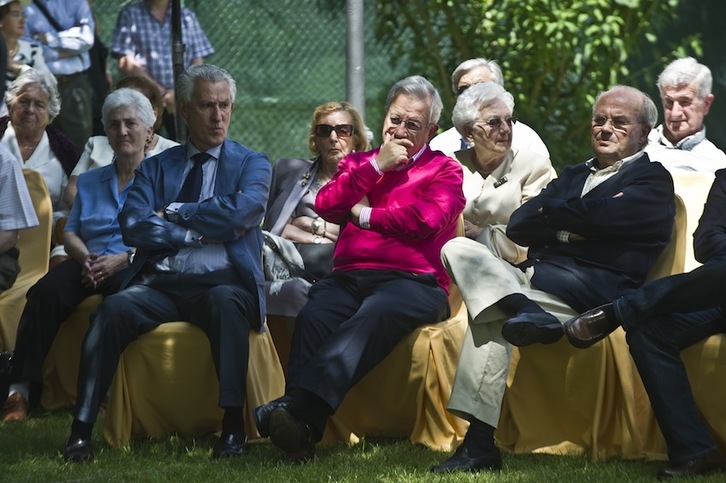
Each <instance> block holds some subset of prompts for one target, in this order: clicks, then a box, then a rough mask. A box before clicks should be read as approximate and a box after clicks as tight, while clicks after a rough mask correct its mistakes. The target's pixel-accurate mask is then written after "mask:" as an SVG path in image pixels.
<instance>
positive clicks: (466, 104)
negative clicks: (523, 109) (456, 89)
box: [451, 81, 514, 136]
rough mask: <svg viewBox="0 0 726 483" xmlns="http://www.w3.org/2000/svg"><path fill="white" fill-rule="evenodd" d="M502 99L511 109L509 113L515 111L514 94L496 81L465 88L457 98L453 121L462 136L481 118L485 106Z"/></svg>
mask: <svg viewBox="0 0 726 483" xmlns="http://www.w3.org/2000/svg"><path fill="white" fill-rule="evenodd" d="M495 101H502V102H504V104H505V105H506V106H507V109H509V114H512V112H513V111H514V96H512V94H510V93H509V92H507V91H506V90H504V87H502V86H501V85H500V84H498V83H496V82H493V81H492V82H482V83H480V84H475V85H473V86H471V87H469V88H468V89H467V90H465V91H464V92H463V93H462V94H461V95H460V96H459V98H458V99H457V100H456V105H455V106H454V112H453V115H452V116H451V122H453V123H454V127H456V130H457V131H459V134H461V135H462V136H466V135H467V131H468V130H469V129H471V127H472V126H473V125H474V123H476V122H477V121H478V120H479V116H480V115H481V110H482V108H483V107H485V106H487V105H490V104H492V103H494V102H495Z"/></svg>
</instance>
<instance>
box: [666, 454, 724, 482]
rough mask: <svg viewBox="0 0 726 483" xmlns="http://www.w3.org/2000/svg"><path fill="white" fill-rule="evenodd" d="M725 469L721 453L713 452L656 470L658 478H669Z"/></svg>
mask: <svg viewBox="0 0 726 483" xmlns="http://www.w3.org/2000/svg"><path fill="white" fill-rule="evenodd" d="M724 469H726V460H724V458H723V456H721V453H719V452H718V451H714V452H713V453H711V454H709V455H707V456H704V457H703V458H698V459H695V460H690V461H686V462H685V463H681V464H678V465H670V466H668V467H666V468H663V469H662V470H660V471H659V472H658V479H659V480H668V479H670V478H691V477H693V476H700V475H706V474H709V473H714V472H716V471H723V470H724Z"/></svg>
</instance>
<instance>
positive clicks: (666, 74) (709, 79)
mask: <svg viewBox="0 0 726 483" xmlns="http://www.w3.org/2000/svg"><path fill="white" fill-rule="evenodd" d="M690 84H696V95H697V96H698V97H699V98H700V99H705V98H706V96H708V95H709V94H711V87H712V85H713V76H712V75H711V69H709V68H708V67H706V66H705V65H703V64H699V63H698V62H697V61H696V59H694V58H693V57H685V58H683V59H676V60H674V61H673V62H671V63H670V64H668V65H667V66H666V68H665V69H663V72H661V73H660V75H659V76H658V82H656V85H657V86H658V90H659V91H660V95H661V96H662V95H663V90H664V89H665V88H666V87H674V86H683V85H690Z"/></svg>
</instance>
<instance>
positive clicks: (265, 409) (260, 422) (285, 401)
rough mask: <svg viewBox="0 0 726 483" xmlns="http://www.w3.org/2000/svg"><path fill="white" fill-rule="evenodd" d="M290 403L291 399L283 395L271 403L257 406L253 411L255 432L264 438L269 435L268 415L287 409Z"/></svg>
mask: <svg viewBox="0 0 726 483" xmlns="http://www.w3.org/2000/svg"><path fill="white" fill-rule="evenodd" d="M290 403H292V397H290V396H288V395H287V394H285V395H284V396H282V397H279V398H277V399H275V400H273V401H270V402H268V403H267V404H263V405H262V406H258V407H257V408H255V411H254V420H255V426H257V432H259V433H260V436H262V437H263V438H266V437H268V436H269V435H270V415H271V414H272V412H273V411H274V410H275V409H279V408H283V409H287V408H289V407H290Z"/></svg>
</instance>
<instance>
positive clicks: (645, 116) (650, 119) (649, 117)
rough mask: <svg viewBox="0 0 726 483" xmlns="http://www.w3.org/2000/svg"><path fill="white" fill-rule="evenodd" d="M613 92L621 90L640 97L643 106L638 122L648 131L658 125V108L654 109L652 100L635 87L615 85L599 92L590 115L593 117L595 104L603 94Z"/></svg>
mask: <svg viewBox="0 0 726 483" xmlns="http://www.w3.org/2000/svg"><path fill="white" fill-rule="evenodd" d="M615 90H622V91H625V92H629V93H631V94H634V95H637V96H640V98H641V99H642V100H643V105H642V107H641V111H640V119H639V121H640V122H642V123H643V124H646V125H647V126H648V127H649V128H650V129H653V128H654V127H655V125H656V124H657V123H658V108H657V107H655V103H654V102H653V99H651V98H650V96H649V95H648V94H646V93H645V92H643V91H641V90H640V89H636V88H635V87H630V86H624V85H616V86H613V87H611V88H610V89H608V90H607V91H602V92H600V93H599V94H598V95H597V97H596V98H595V103H594V104H593V105H592V114H593V116H594V115H595V107H596V106H597V103H598V102H599V101H600V98H601V97H602V96H604V95H605V94H608V93H610V92H612V91H615Z"/></svg>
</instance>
